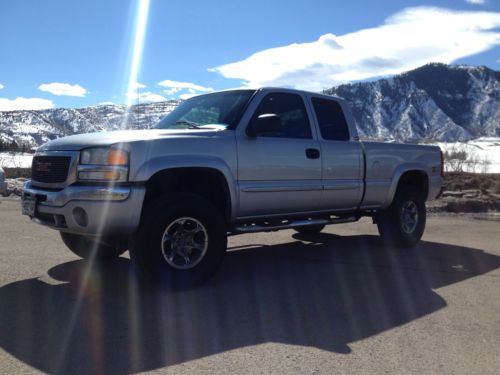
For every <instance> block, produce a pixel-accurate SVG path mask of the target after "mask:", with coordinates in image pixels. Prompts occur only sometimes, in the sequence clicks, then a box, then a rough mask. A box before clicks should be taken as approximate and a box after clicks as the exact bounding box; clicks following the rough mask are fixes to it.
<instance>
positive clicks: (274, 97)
mask: <svg viewBox="0 0 500 375" xmlns="http://www.w3.org/2000/svg"><path fill="white" fill-rule="evenodd" d="M264 114H275V115H278V116H279V118H280V120H281V125H282V130H281V131H280V132H276V133H274V134H266V135H265V136H266V137H280V138H312V134H311V125H310V124H309V118H308V116H307V111H306V107H305V105H304V101H303V100H302V98H301V97H300V95H297V94H289V93H281V92H277V93H272V94H268V95H266V96H265V97H264V99H262V101H261V102H260V104H259V107H258V108H257V110H256V111H255V114H254V117H253V118H252V121H255V119H257V117H259V116H260V115H264Z"/></svg>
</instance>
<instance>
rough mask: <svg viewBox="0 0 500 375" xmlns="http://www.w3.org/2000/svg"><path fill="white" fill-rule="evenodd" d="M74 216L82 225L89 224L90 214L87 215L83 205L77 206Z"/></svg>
mask: <svg viewBox="0 0 500 375" xmlns="http://www.w3.org/2000/svg"><path fill="white" fill-rule="evenodd" d="M73 218H74V219H75V221H76V223H77V224H78V225H79V226H81V227H86V226H87V225H89V216H88V215H87V212H86V211H85V210H84V209H83V208H81V207H75V208H74V209H73Z"/></svg>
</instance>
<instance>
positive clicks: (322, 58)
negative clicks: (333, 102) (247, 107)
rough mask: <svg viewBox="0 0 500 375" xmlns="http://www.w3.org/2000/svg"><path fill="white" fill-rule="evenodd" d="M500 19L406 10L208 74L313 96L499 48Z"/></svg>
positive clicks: (497, 15)
mask: <svg viewBox="0 0 500 375" xmlns="http://www.w3.org/2000/svg"><path fill="white" fill-rule="evenodd" d="M498 27H500V13H496V12H468V11H451V10H447V9H442V8H434V7H417V8H407V9H404V10H402V11H401V12H399V13H396V14H395V15H393V16H391V17H389V18H388V19H387V20H386V22H385V23H384V24H383V25H380V26H378V27H374V28H371V29H363V30H359V31H356V32H353V33H349V34H344V35H340V36H337V35H333V34H325V35H323V36H321V37H320V38H319V39H318V40H317V41H314V42H310V43H294V44H291V45H288V46H284V47H277V48H272V49H267V50H263V51H260V52H257V53H255V54H253V55H251V56H250V57H248V58H246V59H244V60H241V61H237V62H234V63H230V64H226V65H222V66H218V67H216V68H213V69H209V70H210V71H214V72H218V73H220V74H221V75H222V76H224V77H226V78H233V79H241V80H243V81H244V84H246V85H247V86H257V87H259V86H285V87H297V88H303V89H308V90H313V91H319V90H321V89H323V88H329V87H332V86H334V85H336V84H339V83H343V82H348V81H352V80H361V79H367V78H373V77H377V76H384V75H391V74H397V73H401V72H403V71H406V70H410V69H414V68H417V67H419V66H421V65H424V64H426V63H429V62H442V63H451V62H453V61H455V60H457V59H460V58H463V57H466V56H471V55H474V54H477V53H480V52H483V51H486V50H489V49H491V48H493V47H495V46H497V45H499V44H500V32H498V31H497V30H495V28H498Z"/></svg>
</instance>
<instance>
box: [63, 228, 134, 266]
mask: <svg viewBox="0 0 500 375" xmlns="http://www.w3.org/2000/svg"><path fill="white" fill-rule="evenodd" d="M60 234H61V239H62V240H63V242H64V244H65V245H66V247H67V248H68V249H70V250H71V251H72V252H73V253H74V254H76V255H78V256H79V257H80V258H83V259H97V260H111V259H115V258H118V257H119V256H120V255H121V254H122V253H124V252H125V249H121V248H119V247H116V246H112V245H108V244H105V243H103V242H99V241H97V240H95V239H92V238H90V237H85V236H81V235H78V234H72V233H65V232H60Z"/></svg>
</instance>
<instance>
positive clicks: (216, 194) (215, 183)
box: [143, 168, 231, 221]
mask: <svg viewBox="0 0 500 375" xmlns="http://www.w3.org/2000/svg"><path fill="white" fill-rule="evenodd" d="M168 193H192V194H196V195H199V196H201V197H203V198H205V199H207V200H208V201H209V202H210V203H212V204H213V205H214V206H215V207H216V208H217V209H219V212H220V213H221V214H222V215H223V216H224V218H225V219H226V221H229V219H230V217H231V196H230V193H229V187H228V185H227V181H226V178H225V177H224V175H223V174H222V172H220V171H218V170H217V169H213V168H173V169H166V170H163V171H159V172H157V173H155V174H154V175H153V176H151V178H150V179H149V180H148V181H147V182H146V196H145V198H144V205H143V207H147V206H148V204H149V203H150V202H151V201H154V200H155V198H157V197H159V196H161V195H164V194H168ZM143 214H144V210H143Z"/></svg>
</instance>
